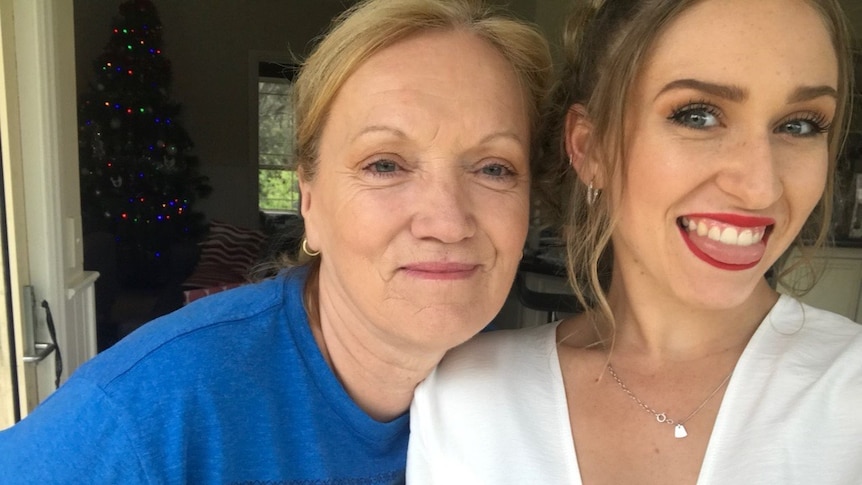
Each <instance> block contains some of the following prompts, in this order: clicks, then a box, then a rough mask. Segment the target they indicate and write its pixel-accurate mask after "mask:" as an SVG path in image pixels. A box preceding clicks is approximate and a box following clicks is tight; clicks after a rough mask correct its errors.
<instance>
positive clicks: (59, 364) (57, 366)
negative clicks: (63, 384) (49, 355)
mask: <svg viewBox="0 0 862 485" xmlns="http://www.w3.org/2000/svg"><path fill="white" fill-rule="evenodd" d="M42 308H44V309H45V319H46V320H47V322H48V333H49V334H51V342H52V343H53V344H54V386H56V387H60V375H61V374H62V373H63V357H62V356H61V355H60V344H58V343H57V329H56V328H54V317H53V316H51V307H50V306H48V302H47V301H46V300H42Z"/></svg>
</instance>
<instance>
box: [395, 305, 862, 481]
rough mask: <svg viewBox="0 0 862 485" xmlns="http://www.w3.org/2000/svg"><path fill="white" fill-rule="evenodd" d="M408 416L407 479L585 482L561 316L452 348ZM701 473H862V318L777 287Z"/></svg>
mask: <svg viewBox="0 0 862 485" xmlns="http://www.w3.org/2000/svg"><path fill="white" fill-rule="evenodd" d="M410 419H411V423H410V428H411V435H410V447H409V451H408V463H407V483H409V484H411V485H415V484H425V483H433V484H447V485H450V484H462V483H463V484H471V485H479V484H494V485H500V484H509V483H511V484H519V485H521V484H527V483H530V484H532V483H541V484H557V483H560V484H563V483H565V484H580V483H581V478H580V472H579V470H578V461H577V454H576V452H573V450H575V445H574V443H573V440H572V434H571V426H570V424H569V415H568V409H567V405H566V396H565V390H564V388H563V379H562V373H561V371H560V364H559V359H558V357H557V346H556V325H554V324H549V325H542V326H540V327H534V328H528V329H521V330H501V331H497V332H490V333H487V334H482V335H480V336H478V337H477V338H475V339H473V340H471V341H470V342H468V343H467V344H464V345H463V346H461V347H459V348H457V349H455V350H453V351H452V352H450V353H449V354H448V355H447V356H446V358H445V359H444V361H443V362H442V363H441V364H440V366H439V367H438V368H437V370H436V371H435V372H433V373H432V374H431V375H430V376H429V377H428V378H427V379H426V380H425V381H424V382H423V383H422V384H421V385H420V386H419V387H418V388H417V390H416V395H415V398H414V400H413V405H412V408H411V411H410ZM697 483H698V484H740V483H773V484H813V483H817V484H857V485H858V484H860V483H862V325H858V324H856V323H854V322H852V321H851V320H848V319H846V318H844V317H842V316H840V315H836V314H834V313H830V312H826V311H823V310H819V309H815V308H813V307H810V306H807V305H804V304H802V303H800V302H798V301H797V300H795V299H793V298H791V297H789V296H786V295H783V296H781V297H780V298H779V300H778V302H777V303H776V305H775V307H774V308H773V309H772V311H770V313H769V315H767V317H766V319H765V320H764V321H763V323H762V324H761V325H760V327H759V328H758V330H757V331H756V332H755V334H754V336H753V337H752V338H751V341H750V342H749V343H748V345H747V347H746V349H745V351H744V352H743V353H742V356H741V357H740V359H739V362H738V363H737V365H736V369H735V370H734V373H733V377H732V378H731V380H730V382H729V384H728V387H727V391H726V392H725V395H724V399H723V401H722V403H721V409H720V411H719V413H718V417H717V418H716V421H715V427H714V429H713V432H712V435H711V437H710V442H709V445H708V447H707V450H706V456H705V457H704V461H703V466H702V468H701V471H700V476H699V478H698V482H697Z"/></svg>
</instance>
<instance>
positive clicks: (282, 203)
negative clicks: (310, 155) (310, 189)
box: [257, 79, 299, 212]
mask: <svg viewBox="0 0 862 485" xmlns="http://www.w3.org/2000/svg"><path fill="white" fill-rule="evenodd" d="M292 89H293V85H292V84H290V83H289V82H287V81H286V80H283V79H273V80H270V79H267V80H260V81H259V82H258V120H257V121H258V182H259V191H258V208H259V209H260V210H263V211H290V212H298V211H299V189H298V186H297V184H296V173H295V172H293V171H291V170H288V169H289V168H292V160H293V137H294V131H293V130H294V128H293V106H292V104H291V90H292Z"/></svg>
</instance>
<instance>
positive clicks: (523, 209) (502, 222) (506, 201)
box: [475, 191, 530, 261]
mask: <svg viewBox="0 0 862 485" xmlns="http://www.w3.org/2000/svg"><path fill="white" fill-rule="evenodd" d="M479 200H481V203H480V204H479V205H477V207H476V211H475V214H476V218H477V220H478V221H479V223H480V225H481V226H482V227H484V231H485V232H486V233H487V235H488V237H489V238H490V239H491V241H492V243H493V245H494V246H495V247H496V249H497V251H498V253H500V256H503V257H506V258H507V259H509V258H511V259H514V260H516V261H517V260H520V258H521V255H522V253H523V249H524V242H525V241H526V239H527V231H528V228H529V224H530V199H529V193H528V192H527V191H523V192H522V193H520V192H519V193H512V194H505V195H501V196H499V197H487V196H486V197H481V198H480V199H479Z"/></svg>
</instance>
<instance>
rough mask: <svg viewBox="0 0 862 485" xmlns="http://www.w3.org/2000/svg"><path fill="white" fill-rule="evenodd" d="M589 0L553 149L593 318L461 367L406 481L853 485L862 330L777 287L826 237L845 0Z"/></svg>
mask: <svg viewBox="0 0 862 485" xmlns="http://www.w3.org/2000/svg"><path fill="white" fill-rule="evenodd" d="M593 3H597V4H598V6H597V7H596V8H594V9H588V10H586V11H583V12H580V14H579V16H576V17H575V18H574V20H573V21H572V22H571V23H570V25H569V26H568V29H567V34H568V35H567V38H568V40H569V43H568V46H567V47H566V51H567V53H568V54H569V55H570V57H571V58H570V59H569V61H568V63H567V65H566V68H565V71H564V72H565V75H564V77H563V79H562V81H561V83H560V86H559V92H558V97H557V98H556V100H557V102H558V103H559V107H560V113H559V114H558V116H557V123H558V128H557V130H556V131H555V132H556V133H557V137H558V138H557V140H558V143H557V144H554V145H552V146H554V147H559V148H558V152H559V153H558V156H557V157H556V158H557V160H558V161H559V162H558V163H559V166H558V167H564V168H566V169H569V170H571V172H570V173H572V174H574V176H572V177H571V178H570V179H569V181H570V185H569V186H568V187H565V186H564V189H566V190H563V195H561V196H560V200H561V201H562V205H563V206H564V207H568V208H569V210H568V216H567V218H566V221H565V225H564V226H563V227H564V229H565V233H566V237H567V242H568V249H569V262H570V266H571V267H570V276H571V279H572V281H573V284H574V287H575V290H576V292H577V294H578V295H579V296H580V297H581V299H582V300H583V303H584V305H585V306H586V307H587V309H588V310H587V311H586V312H584V313H583V314H580V315H577V316H574V317H571V318H569V319H566V320H564V321H562V322H561V323H559V324H558V325H547V326H544V327H539V328H534V329H529V330H523V331H516V332H502V333H494V334H490V335H485V336H482V337H481V338H479V339H477V340H475V341H473V342H470V343H469V344H468V345H465V346H462V347H460V348H458V349H456V350H455V351H454V352H452V353H451V354H450V355H448V356H447V358H446V359H444V361H443V363H441V365H440V366H439V367H438V369H437V370H436V371H435V372H434V373H432V375H431V376H429V378H428V379H427V380H426V381H425V383H423V384H422V385H421V386H420V388H419V389H418V390H417V394H416V400H415V401H414V404H413V408H412V409H413V410H412V413H411V420H412V423H411V429H412V432H413V434H412V435H411V439H410V452H409V458H408V462H409V464H408V481H409V482H410V483H471V484H479V483H493V484H502V483H567V484H571V483H581V482H583V483H589V484H595V483H599V484H602V483H612V484H623V483H637V484H652V483H655V484H659V483H660V484H668V483H673V484H678V483H702V484H712V483H728V484H731V483H732V484H736V483H753V482H756V483H819V484H839V483H856V482H858V481H859V479H860V477H862V460H860V458H859V457H860V456H862V440H860V436H862V412H860V407H859V406H860V403H862V325H858V324H856V323H854V322H852V321H849V320H847V319H845V318H843V317H840V316H838V315H835V314H831V313H828V312H825V311H821V310H818V309H815V308H811V307H808V306H805V305H803V304H802V303H800V302H798V301H797V300H795V299H793V298H791V297H788V296H782V295H779V294H778V293H777V292H776V291H775V290H774V289H773V288H772V287H771V286H770V284H769V282H768V281H767V279H766V278H765V277H764V275H765V274H766V273H767V271H768V270H769V269H770V268H771V267H772V266H773V264H774V263H775V262H776V261H777V260H778V259H779V257H780V256H781V255H782V253H784V252H785V251H786V250H787V249H788V248H790V247H791V246H792V245H794V244H795V245H799V246H800V247H804V246H806V245H808V244H809V243H811V242H812V241H813V240H816V239H817V236H818V235H819V236H820V239H821V240H822V238H823V236H824V235H825V231H826V224H827V223H828V221H829V214H830V201H831V197H832V186H833V181H832V178H833V175H834V172H835V160H836V155H837V152H838V150H839V147H840V144H841V141H842V138H843V136H844V130H845V125H846V121H847V114H846V104H847V101H848V96H849V90H850V83H849V79H850V74H851V73H850V62H849V60H848V54H847V50H848V42H849V38H848V34H847V30H846V27H845V24H844V19H843V17H842V14H841V11H840V8H839V6H838V3H837V2H836V1H833V0H758V1H751V0H606V1H604V2H593ZM551 169H552V170H550V171H549V172H550V174H551V175H554V174H555V176H553V177H550V180H553V181H554V182H555V183H556V184H557V185H559V180H560V177H561V175H560V174H561V173H562V171H561V170H557V171H556V172H555V170H553V169H555V167H551ZM810 224H814V225H815V226H817V227H816V229H817V230H816V231H814V232H813V233H812V232H810V231H808V230H807V229H808V227H807V226H808V225H810ZM811 234H813V236H811ZM608 279H609V283H608V284H606V285H603V283H604V282H606V281H607V280H608Z"/></svg>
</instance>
